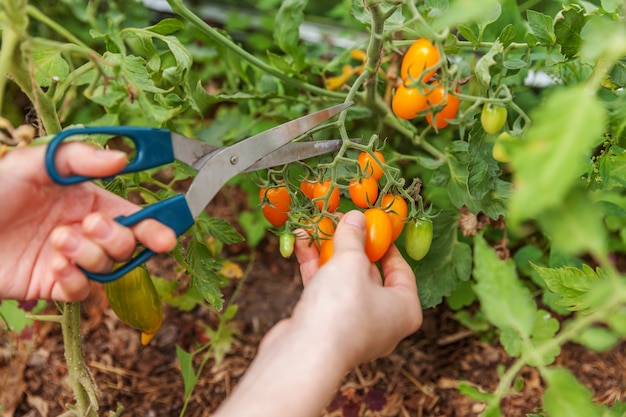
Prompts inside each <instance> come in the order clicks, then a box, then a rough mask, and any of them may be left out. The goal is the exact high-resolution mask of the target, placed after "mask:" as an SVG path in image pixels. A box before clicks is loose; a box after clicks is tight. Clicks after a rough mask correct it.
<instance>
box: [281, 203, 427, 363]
mask: <svg viewBox="0 0 626 417" xmlns="http://www.w3.org/2000/svg"><path fill="white" fill-rule="evenodd" d="M365 242H366V233H365V215H364V214H363V213H361V212H359V211H350V212H348V213H346V214H345V215H344V216H343V217H342V219H341V221H340V222H339V224H338V225H337V230H336V231H335V235H334V239H333V244H334V254H333V256H332V258H331V259H330V260H329V261H328V262H327V263H326V264H325V265H324V266H323V267H320V263H319V256H320V255H319V252H318V250H317V248H315V246H314V245H309V243H308V240H307V239H296V245H295V253H296V257H297V258H298V262H300V271H301V274H302V281H303V283H304V286H305V289H304V292H303V295H302V298H301V300H300V302H299V303H298V305H297V306H296V309H295V311H294V314H293V317H292V318H291V319H289V322H293V325H294V326H299V325H300V324H296V323H300V322H304V323H315V325H316V326H319V327H320V328H321V329H322V333H323V334H325V337H334V338H336V339H337V342H338V343H337V344H338V346H341V349H342V352H340V353H341V354H342V355H343V356H344V359H345V360H346V361H347V362H348V369H349V368H350V367H352V366H355V365H356V364H358V363H361V362H363V361H367V360H371V359H374V358H376V357H380V356H384V355H387V354H389V353H390V352H391V351H392V350H393V349H394V347H395V346H396V345H397V344H398V343H399V342H400V340H402V338H404V337H406V336H407V335H409V334H411V333H413V332H415V331H416V330H417V329H418V328H419V327H420V325H421V323H422V312H421V307H420V302H419V298H418V293H417V288H416V283H415V275H414V274H413V271H412V269H411V267H410V266H409V265H408V264H407V263H406V261H405V260H404V258H403V257H402V255H401V254H400V252H399V251H398V249H397V248H396V247H395V246H394V245H391V246H390V248H389V250H388V251H387V253H386V254H385V255H384V256H383V257H382V259H381V260H380V266H381V271H382V275H381V273H380V271H379V270H378V268H377V267H376V265H375V264H373V263H371V262H370V261H369V259H368V257H367V254H366V252H365ZM307 325H308V324H307Z"/></svg>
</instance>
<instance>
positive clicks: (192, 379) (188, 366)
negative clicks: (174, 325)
mask: <svg viewBox="0 0 626 417" xmlns="http://www.w3.org/2000/svg"><path fill="white" fill-rule="evenodd" d="M176 357H177V358H178V363H179V364H180V373H181V374H182V376H183V385H184V387H185V397H188V396H189V395H191V393H192V392H193V390H194V388H195V387H196V384H197V383H198V376H199V375H196V371H195V370H194V369H193V354H191V353H188V352H186V351H185V350H184V349H183V348H181V347H180V346H178V345H176Z"/></svg>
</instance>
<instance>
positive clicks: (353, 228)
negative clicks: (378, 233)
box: [333, 210, 365, 254]
mask: <svg viewBox="0 0 626 417" xmlns="http://www.w3.org/2000/svg"><path fill="white" fill-rule="evenodd" d="M333 244H334V247H335V254H339V253H341V252H346V251H358V252H364V251H365V215H364V214H363V213H361V212H360V211H358V210H352V211H349V212H347V213H346V214H345V215H344V216H343V217H342V218H341V220H340V221H339V224H338V225H337V230H336V231H335V236H334V238H333Z"/></svg>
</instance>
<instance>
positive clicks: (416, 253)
mask: <svg viewBox="0 0 626 417" xmlns="http://www.w3.org/2000/svg"><path fill="white" fill-rule="evenodd" d="M432 243H433V222H432V220H430V219H427V218H418V219H415V220H411V221H409V222H408V223H407V224H406V226H405V227H404V247H405V249H406V253H407V254H408V255H409V256H410V257H411V259H414V260H416V261H419V260H420V259H422V258H424V256H426V254H427V253H428V251H429V250H430V245H431V244H432Z"/></svg>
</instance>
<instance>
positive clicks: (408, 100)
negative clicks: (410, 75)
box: [391, 84, 428, 120]
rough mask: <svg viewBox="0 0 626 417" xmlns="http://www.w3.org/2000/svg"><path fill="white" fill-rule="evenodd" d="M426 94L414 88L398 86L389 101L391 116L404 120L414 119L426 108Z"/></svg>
mask: <svg viewBox="0 0 626 417" xmlns="http://www.w3.org/2000/svg"><path fill="white" fill-rule="evenodd" d="M426 94H427V93H426V92H425V91H420V90H419V89H417V88H415V87H406V86H405V85H404V84H402V85H400V86H399V87H398V88H396V92H395V94H394V95H393V99H392V100H391V110H393V114H395V115H396V116H398V117H399V118H401V119H405V120H410V119H413V118H415V117H416V116H417V115H418V114H419V112H421V111H423V110H426V108H427V107H428V98H427V95H426Z"/></svg>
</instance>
